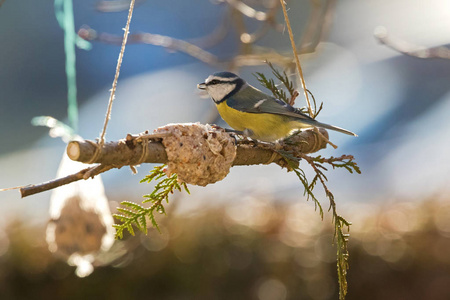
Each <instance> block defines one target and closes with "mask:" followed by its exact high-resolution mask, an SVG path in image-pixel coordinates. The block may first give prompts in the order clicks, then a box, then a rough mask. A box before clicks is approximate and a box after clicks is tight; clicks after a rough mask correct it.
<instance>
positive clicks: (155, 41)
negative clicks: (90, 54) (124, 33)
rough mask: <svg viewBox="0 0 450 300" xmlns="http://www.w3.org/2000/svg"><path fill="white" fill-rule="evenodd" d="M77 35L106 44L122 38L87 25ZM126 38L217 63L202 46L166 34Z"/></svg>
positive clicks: (133, 41) (132, 35)
mask: <svg viewBox="0 0 450 300" xmlns="http://www.w3.org/2000/svg"><path fill="white" fill-rule="evenodd" d="M78 35H79V36H80V37H81V38H83V39H85V40H89V41H92V40H95V41H99V42H102V43H107V44H120V43H121V41H122V38H121V37H120V36H117V35H113V34H109V33H99V34H97V32H96V31H95V30H94V29H91V28H89V27H87V26H84V27H83V28H81V29H80V30H79V31H78ZM128 40H129V41H128V43H142V44H148V45H154V46H160V47H164V48H167V49H170V50H174V51H179V52H183V53H186V54H188V55H190V56H192V57H194V58H196V59H198V60H200V61H203V62H204V63H207V64H210V65H217V64H218V63H219V59H218V58H217V56H215V55H214V54H212V53H210V52H208V51H206V50H203V49H202V48H200V47H198V46H196V45H194V44H192V43H189V42H186V41H183V40H179V39H175V38H171V37H168V36H164V35H159V34H153V33H147V32H143V33H135V34H130V35H129V37H128Z"/></svg>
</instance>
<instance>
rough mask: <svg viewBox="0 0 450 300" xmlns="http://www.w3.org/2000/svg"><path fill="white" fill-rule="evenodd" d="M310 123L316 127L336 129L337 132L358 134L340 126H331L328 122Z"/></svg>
mask: <svg viewBox="0 0 450 300" xmlns="http://www.w3.org/2000/svg"><path fill="white" fill-rule="evenodd" d="M311 125H314V126H316V127H322V128H325V129H330V130H334V131H338V132H341V133H345V134H348V135H353V136H358V135H357V134H356V133H353V132H351V131H349V130H347V129H344V128H340V127H337V126H333V125H328V124H324V123H320V122H314V124H311Z"/></svg>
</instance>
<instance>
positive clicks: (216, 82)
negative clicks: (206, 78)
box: [206, 78, 239, 85]
mask: <svg viewBox="0 0 450 300" xmlns="http://www.w3.org/2000/svg"><path fill="white" fill-rule="evenodd" d="M238 80H239V78H236V79H235V80H233V81H222V80H219V79H213V80H211V81H210V82H208V83H206V85H215V84H232V83H236V82H237V81H238Z"/></svg>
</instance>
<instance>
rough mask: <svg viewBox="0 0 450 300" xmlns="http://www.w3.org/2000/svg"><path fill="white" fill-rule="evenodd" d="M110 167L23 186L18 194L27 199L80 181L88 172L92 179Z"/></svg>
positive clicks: (87, 170)
mask: <svg viewBox="0 0 450 300" xmlns="http://www.w3.org/2000/svg"><path fill="white" fill-rule="evenodd" d="M112 168H113V167H112V166H101V167H100V166H94V167H89V168H86V169H83V170H81V171H79V172H77V173H75V174H72V175H68V176H66V177H62V178H58V179H54V180H50V181H47V182H44V183H40V184H35V185H28V186H23V187H20V188H19V190H20V194H21V196H22V198H24V197H27V196H31V195H34V194H37V193H42V192H45V191H48V190H51V189H54V188H57V187H59V186H63V185H66V184H69V183H72V182H75V181H78V180H81V179H85V178H84V176H85V175H86V174H87V173H88V172H89V173H90V177H94V176H96V175H98V174H100V173H103V172H106V171H108V170H110V169H112Z"/></svg>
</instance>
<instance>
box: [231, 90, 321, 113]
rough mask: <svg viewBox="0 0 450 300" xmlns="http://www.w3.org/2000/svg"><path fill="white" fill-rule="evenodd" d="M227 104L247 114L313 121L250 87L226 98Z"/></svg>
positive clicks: (293, 108) (297, 110)
mask: <svg viewBox="0 0 450 300" xmlns="http://www.w3.org/2000/svg"><path fill="white" fill-rule="evenodd" d="M227 104H228V106H230V107H231V108H234V109H236V110H239V111H243V112H248V113H256V114H258V113H259V114H261V113H270V114H277V115H284V116H289V117H294V118H297V119H303V120H305V121H306V120H307V121H315V120H314V119H312V118H310V117H309V116H307V115H305V114H303V113H301V112H300V110H299V109H298V108H295V107H292V106H290V105H289V104H287V103H285V102H284V101H282V100H279V99H276V98H274V97H272V96H270V95H267V94H265V93H263V92H262V91H260V90H258V89H256V88H253V87H252V86H248V87H246V88H244V89H242V90H241V91H239V92H238V93H237V94H234V95H233V96H231V97H230V98H228V99H227Z"/></svg>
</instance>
